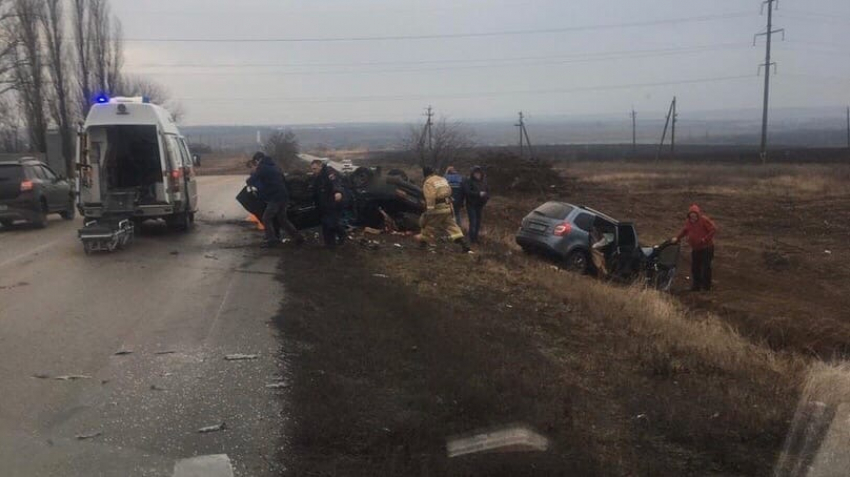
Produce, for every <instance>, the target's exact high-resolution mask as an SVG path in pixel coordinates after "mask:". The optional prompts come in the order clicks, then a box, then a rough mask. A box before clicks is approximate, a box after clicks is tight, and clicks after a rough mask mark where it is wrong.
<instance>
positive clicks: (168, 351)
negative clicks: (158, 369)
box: [154, 350, 177, 354]
mask: <svg viewBox="0 0 850 477" xmlns="http://www.w3.org/2000/svg"><path fill="white" fill-rule="evenodd" d="M176 352H177V351H174V350H166V351H157V352H156V353H154V354H174V353H176Z"/></svg>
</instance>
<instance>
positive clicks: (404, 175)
mask: <svg viewBox="0 0 850 477" xmlns="http://www.w3.org/2000/svg"><path fill="white" fill-rule="evenodd" d="M387 177H398V178H399V179H401V180H403V181H405V182H407V181H409V179H408V178H407V173H405V172H404V171H403V170H401V169H390V170H389V171H388V172H387Z"/></svg>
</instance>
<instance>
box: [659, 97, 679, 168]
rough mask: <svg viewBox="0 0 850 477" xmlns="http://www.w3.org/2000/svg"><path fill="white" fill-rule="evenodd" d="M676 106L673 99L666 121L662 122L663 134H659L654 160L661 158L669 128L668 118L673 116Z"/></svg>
mask: <svg viewBox="0 0 850 477" xmlns="http://www.w3.org/2000/svg"><path fill="white" fill-rule="evenodd" d="M675 104H676V102H675V99H674V100H673V102H672V103H670V109H669V110H667V121H665V122H664V132H663V133H662V134H661V142H660V143H658V152H656V153H655V160H656V161H657V160H658V159H660V158H661V150H662V149H663V148H664V139H666V138H667V128H669V127H670V118H671V117H672V116H673V107H674V105H675Z"/></svg>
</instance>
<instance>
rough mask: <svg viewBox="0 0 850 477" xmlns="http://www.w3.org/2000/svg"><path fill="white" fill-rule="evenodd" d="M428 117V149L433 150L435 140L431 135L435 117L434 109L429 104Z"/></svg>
mask: <svg viewBox="0 0 850 477" xmlns="http://www.w3.org/2000/svg"><path fill="white" fill-rule="evenodd" d="M425 115H426V116H427V117H428V120H427V121H426V122H425V133H426V134H427V135H428V150H429V151H431V150H433V149H434V141H433V138H432V136H431V126H432V125H433V124H434V122H433V121H432V118H433V117H434V111H433V109H431V106H430V105H429V106H428V109H427V111H426V113H425Z"/></svg>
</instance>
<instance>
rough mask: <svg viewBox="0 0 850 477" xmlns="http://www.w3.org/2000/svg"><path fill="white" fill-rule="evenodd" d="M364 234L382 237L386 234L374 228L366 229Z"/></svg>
mask: <svg viewBox="0 0 850 477" xmlns="http://www.w3.org/2000/svg"><path fill="white" fill-rule="evenodd" d="M363 233H364V234H369V235H381V234H382V233H384V231H383V230H378V229H373V228H372V227H364V228H363Z"/></svg>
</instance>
